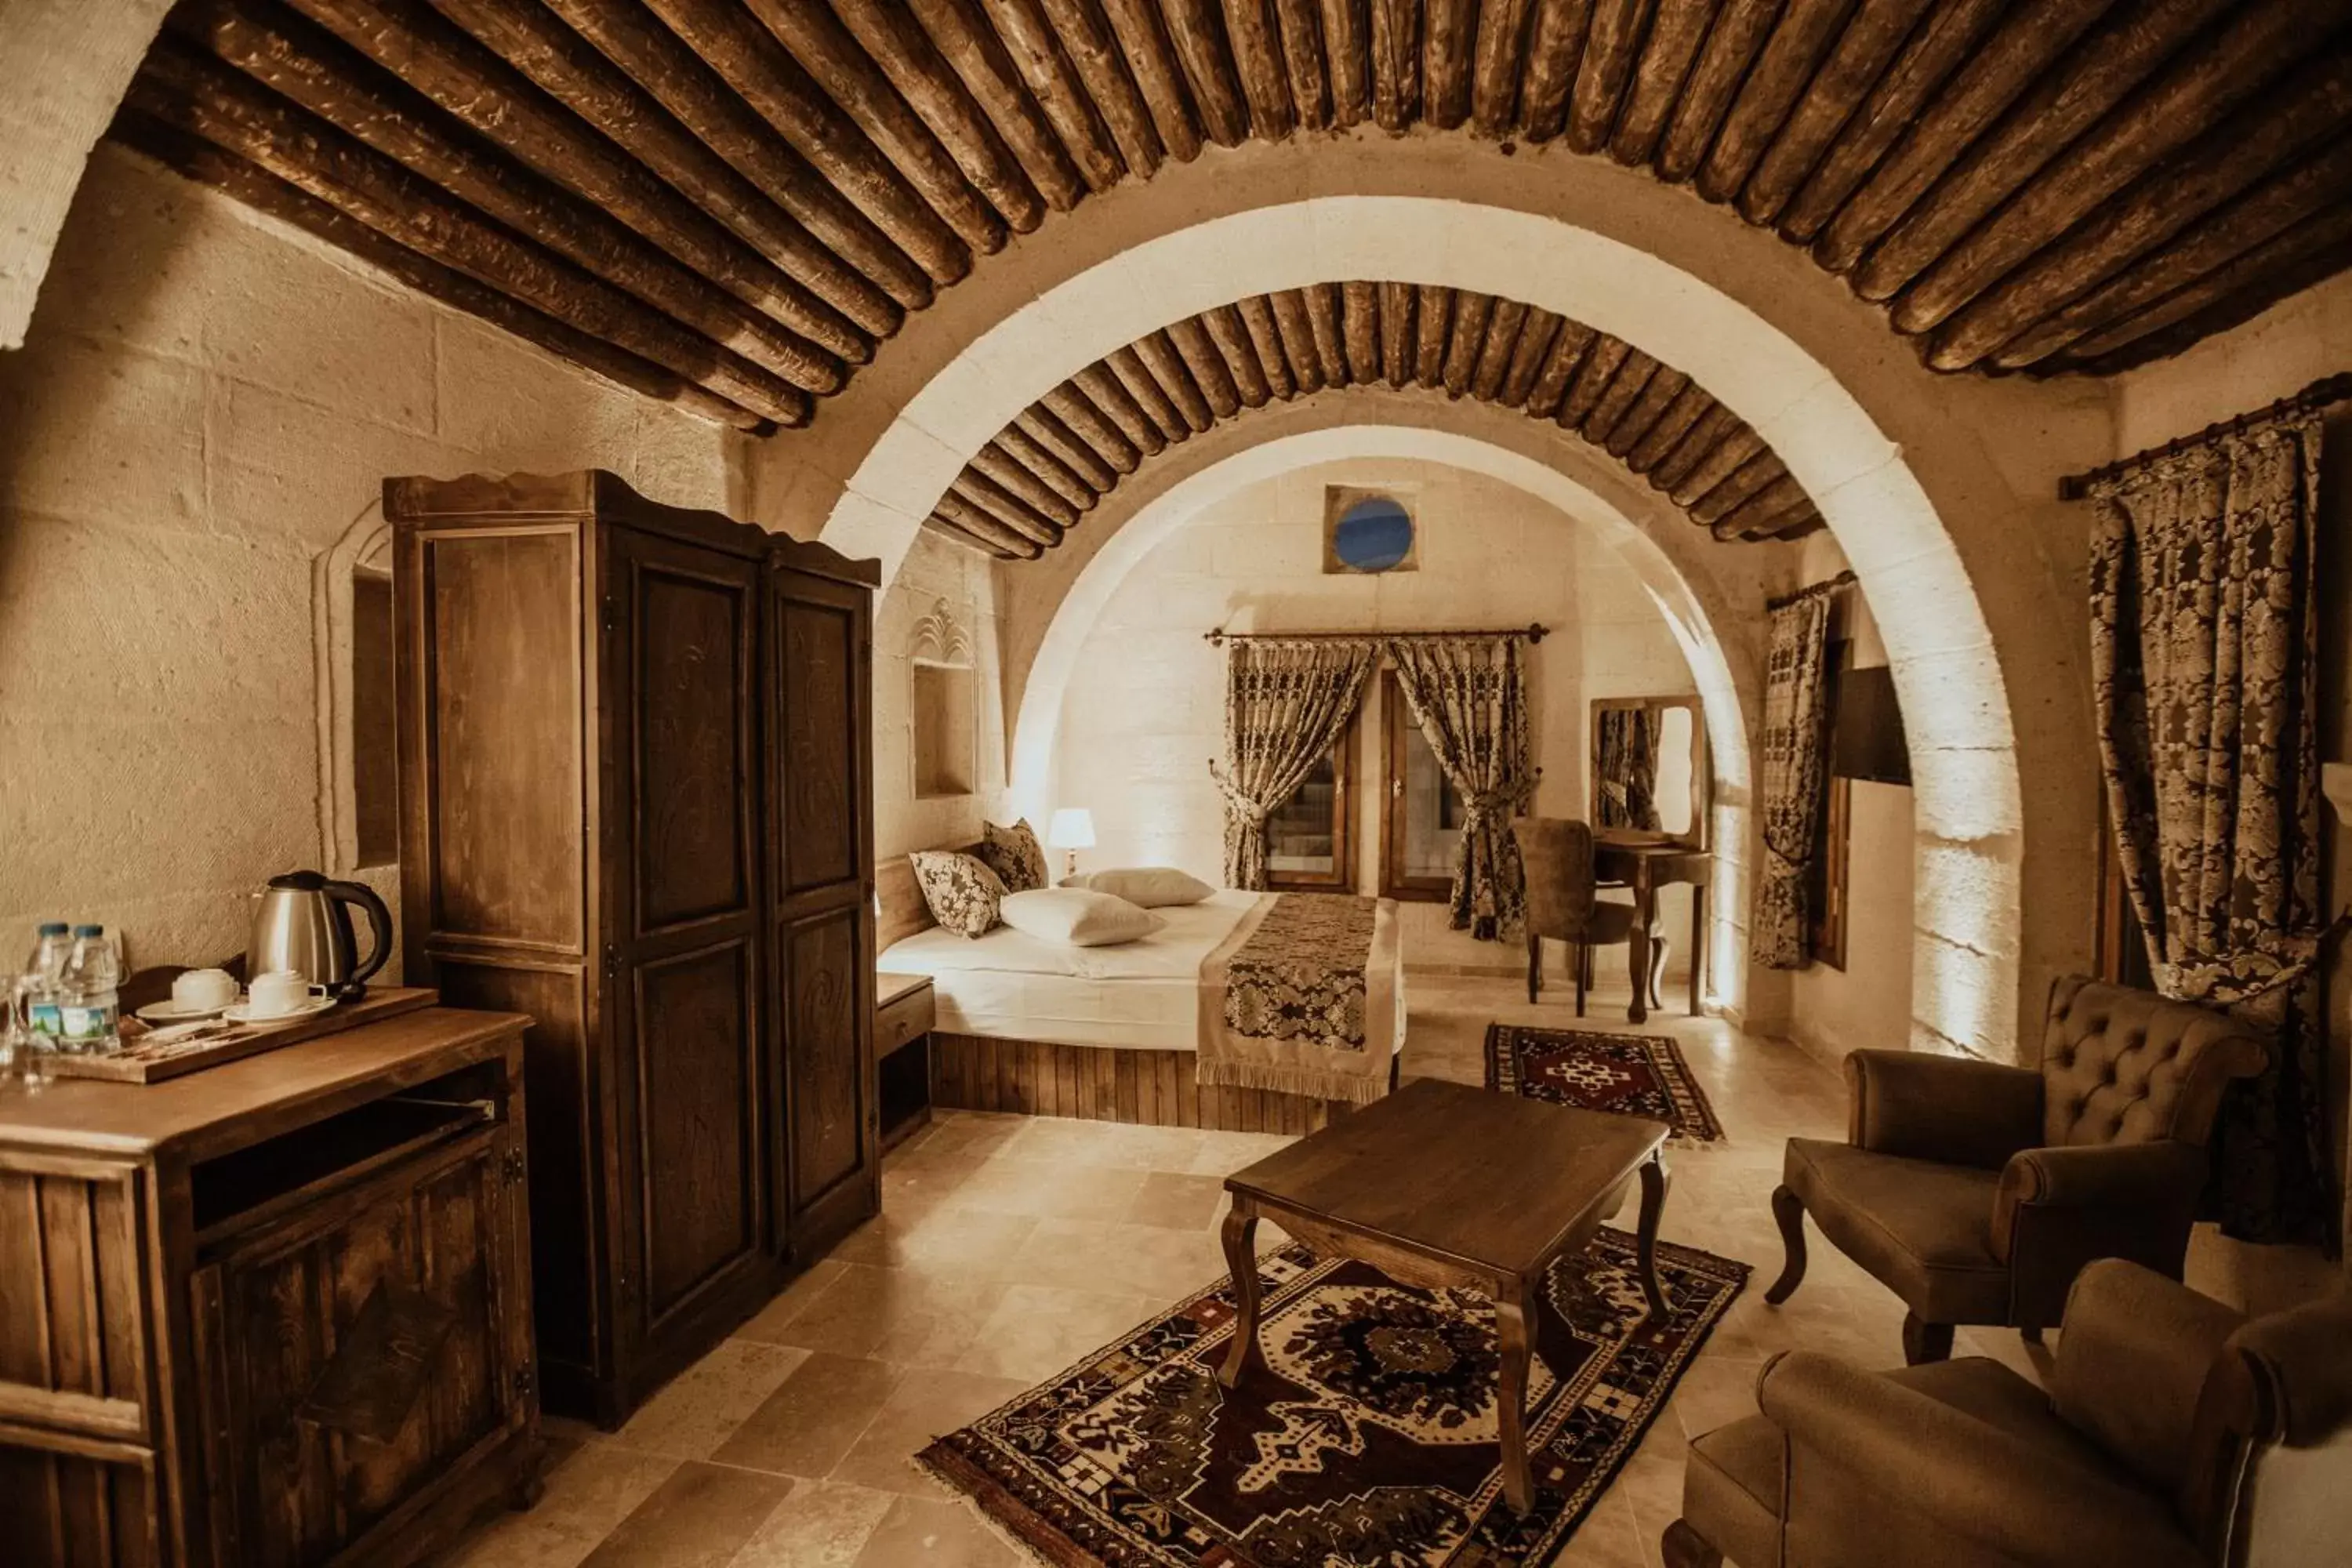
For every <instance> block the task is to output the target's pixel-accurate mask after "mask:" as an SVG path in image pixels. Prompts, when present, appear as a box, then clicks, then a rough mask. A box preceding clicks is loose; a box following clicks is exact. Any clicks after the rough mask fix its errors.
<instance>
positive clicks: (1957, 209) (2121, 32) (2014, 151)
mask: <svg viewBox="0 0 2352 1568" xmlns="http://www.w3.org/2000/svg"><path fill="white" fill-rule="evenodd" d="M2237 3H2238V0H2149V4H2148V5H2147V6H2146V7H2144V8H2135V10H2134V13H2133V15H2132V16H2129V17H2128V18H2122V17H2118V18H2116V20H2113V21H2110V22H2109V23H2107V24H2106V25H2105V26H2100V27H2098V28H2096V29H2095V30H2094V31H2093V32H2092V33H2091V34H2090V36H2089V37H2086V38H2085V39H2084V42H2083V46H2082V47H2081V48H2079V49H2077V50H2076V51H2075V52H2074V54H2073V55H2072V56H2070V57H2069V58H2068V59H2067V61H2066V63H2065V64H2064V65H2063V66H2061V67H2060V68H2059V69H2057V70H2054V71H2052V72H2050V73H2049V74H2048V75H2046V76H2044V77H2043V78H2042V79H2041V80H2039V81H2037V82H2035V83H2034V84H2033V86H2032V89H2030V90H2029V91H2028V92H2027V93H2026V94H2025V96H2024V97H2023V98H2022V99H2021V100H2019V101H2018V103H2017V106H2016V108H2015V109H2014V110H2012V111H2011V113H2010V114H2009V115H2008V116H2007V117H2006V118H2004V119H2003V120H2002V121H2001V122H2000V125H1999V126H1997V127H1995V128H1994V130H1993V132H1992V133H1991V134H1990V135H1988V136H1986V137H1984V138H1982V139H1981V140H1980V141H1979V142H1976V143H1975V144H1973V145H1971V146H1970V147H1969V148H1967V149H1966V150H1965V151H1964V152H1962V153H1960V155H1959V156H1958V158H1957V159H1955V160H1954V161H1953V163H1952V164H1951V167H1950V169H1949V170H1948V172H1947V173H1946V174H1945V175H1944V176H1943V178H1942V179H1941V180H1939V181H1938V182H1937V185H1936V194H1935V195H1936V199H1935V200H1934V201H1932V202H1929V203H1926V204H1923V205H1920V206H1917V207H1916V208H1914V209H1913V210H1912V211H1911V212H1909V213H1907V214H1906V215H1905V216H1903V218H1902V219H1901V221H1899V222H1898V223H1896V224H1895V226H1894V227H1893V228H1891V229H1889V230H1888V231H1887V233H1886V234H1885V236H1883V237H1881V238H1879V239H1878V240H1877V241H1876V242H1875V243H1874V244H1873V245H1872V247H1871V248H1870V251H1869V254H1868V255H1867V256H1865V257H1864V258H1863V260H1862V262H1861V264H1860V265H1859V266H1857V267H1856V268H1854V270H1853V277H1852V278H1851V279H1849V281H1850V282H1851V283H1852V284H1853V289H1854V291H1855V292H1856V293H1858V294H1860V295H1861V296H1862V297H1863V298H1864V299H1865V300H1891V299H1893V298H1894V297H1895V294H1896V293H1897V292H1899V291H1900V290H1902V289H1905V288H1906V286H1908V285H1910V284H1911V283H1912V282H1913V281H1914V280H1915V279H1920V278H1921V274H1923V273H1924V272H1926V271H1927V268H1930V267H1932V266H1934V265H1935V264H1936V262H1937V258H1941V257H1945V256H1947V255H1948V254H1950V253H1951V252H1952V250H1953V248H1954V247H1956V246H1959V245H1961V244H1962V243H1963V241H1964V239H1966V238H1967V237H1969V232H1970V230H1972V229H1975V228H1977V226H1979V224H1982V223H1986V220H1988V219H1990V218H1991V217H1992V215H1993V212H1994V209H1995V208H1996V207H1999V206H2000V205H2001V204H2003V203H2004V202H2008V201H2010V199H2011V197H2012V196H2014V195H2017V194H2018V193H2019V190H2020V187H2021V186H2022V185H2023V184H2025V183H2026V181H2027V180H2028V179H2029V178H2030V177H2032V175H2033V174H2036V173H2037V172H2040V173H2043V174H2047V173H2049V172H2050V170H2049V169H2048V167H2047V166H2048V165H2051V164H2053V162H2057V161H2063V160H2064V159H2065V158H2067V157H2069V156H2071V155H2072V153H2073V150H2074V148H2075V146H2076V145H2077V142H2078V139H2081V142H2080V145H2081V146H2082V147H2084V148H2086V149H2088V150H2089V153H2090V156H2092V157H2093V158H2095V159H2096V160H2098V161H2099V162H2102V163H2114V162H2115V161H2116V154H2117V150H2116V148H2115V147H2114V145H2113V144H2112V143H2108V142H2104V141H2103V138H2102V137H2101V136H2100V135H2098V134H2097V133H2096V132H2095V129H2094V128H2095V127H2097V126H2098V125H2099V122H2100V121H2101V120H2102V119H2103V118H2104V117H2105V116H2106V115H2107V114H2108V111H2109V110H2114V109H2115V108H2116V106H2117V105H2118V104H2120V103H2122V102H2123V100H2124V98H2125V96H2126V94H2128V93H2131V92H2132V91H2133V89H2136V88H2137V87H2139V86H2140V84H2141V83H2143V82H2149V84H2150V88H2151V93H2149V94H2143V95H2141V97H2140V99H2139V102H2140V104H2142V105H2145V104H2146V103H2147V101H2148V99H2149V97H2151V96H2155V95H2159V94H2161V93H2162V92H2163V90H2164V87H2165V84H2164V83H2163V82H2161V81H2151V78H2154V77H2156V76H2157V75H2158V71H2159V68H2161V67H2162V66H2163V64H2164V61H2165V59H2166V58H2168V56H2170V55H2171V54H2172V53H2173V51H2174V50H2176V49H2178V48H2179V47H2181V46H2182V45H2183V44H2185V43H2187V42H2188V41H2189V38H2190V37H2192V36H2193V35H2194V34H2195V33H2196V31H2197V30H2198V29H2199V28H2201V27H2202V26H2204V25H2205V24H2206V23H2208V22H2210V21H2211V20H2213V18H2214V17H2215V16H2216V15H2218V14H2219V13H2220V12H2221V11H2222V10H2223V9H2225V8H2227V7H2228V6H2230V5H2234V4H2237ZM2322 3H2325V4H2333V0H2267V3H2263V0H2257V3H2256V4H2255V5H2252V6H2251V7H2250V8H2249V9H2250V12H2251V14H2252V15H2253V16H2256V17H2258V18H2259V17H2263V16H2275V14H2276V13H2277V12H2278V11H2279V10H2281V9H2284V8H2288V7H2301V8H2307V7H2308V6H2309V5H2312V4H2322ZM2255 31H2256V32H2257V33H2258V34H2265V33H2267V32H2268V31H2269V29H2268V28H2265V27H2263V26H2260V24H2259V22H2258V23H2257V26H2256V28H2255ZM2229 32H2230V36H2231V37H2243V36H2244V30H2243V29H2234V28H2233V29H2230V30H2229ZM2257 48H2258V50H2260V52H2259V55H2258V58H2259V60H2260V62H2261V63H2260V70H2261V72H2262V74H2263V75H2267V74H2269V72H2270V70H2271V69H2272V68H2273V66H2274V65H2275V64H2276V62H2275V61H2273V60H2272V59H2271V58H2270V57H2269V52H2268V51H2267V50H2266V49H2260V46H2259V45H2257ZM2190 57H2191V58H2190V60H2189V62H2188V63H2189V67H2190V68H2191V70H2192V72H2193V73H2194V74H2195V75H2196V76H2197V77H2199V78H2201V79H2202V85H2204V86H2206V87H2207V88H2208V89H2215V88H2218V87H2220V86H2221V81H2222V80H2224V79H2226V77H2223V76H2221V74H2220V73H2215V72H2211V71H2207V70H2203V69H2201V67H2202V65H2203V64H2204V63H2206V62H2212V61H2215V60H2217V59H2218V58H2221V56H2220V52H2219V51H2214V50H2206V49H2198V50H2193V51H2190ZM2231 58H2234V57H2231ZM2235 74H2239V75H2243V74H2244V72H2243V71H2240V72H2238V73H2235ZM2257 79H2259V78H2257ZM2173 90H2175V91H2182V90H2187V91H2190V92H2193V91H2194V90H2195V86H2194V85H2189V86H2187V87H2186V88H2185V89H2184V86H2183V84H2179V83H2175V84H2174V88H2173ZM2122 118H2124V119H2126V120H2130V119H2137V118H2138V117H2137V116H2130V115H2126V116H2124V117H2122ZM2140 129H2141V131H2142V132H2143V133H2144V134H2147V135H2150V136H2154V137H2159V138H2162V139H2163V140H2162V141H2160V142H2158V145H2157V146H2156V147H2155V148H2154V149H2152V150H2151V153H2150V161H2151V162H2153V161H2154V159H2155V158H2156V157H2158V156H2161V155H2162V153H2165V152H2167V151H2169V150H2170V148H2171V146H2173V145H2177V142H2176V141H2175V140H2174V138H2175V136H2176V135H2177V134H2178V133H2177V132H2173V131H2171V130H2170V129H2169V128H2168V127H2166V126H2163V125H2160V124H2155V125H2152V124H2149V123H2147V121H2145V120H2141V121H2140ZM2122 153H2123V156H2124V157H2125V158H2126V159H2128V158H2129V157H2130V156H2131V150H2130V149H2129V148H2128V147H2126V148H2124V149H2122ZM2142 166H2145V165H2142ZM2130 172H2132V173H2137V169H2133V170H2131V171H2130ZM2078 174H2081V175H2082V176H2083V177H2084V178H2088V179H2093V180H2096V179H2099V178H2104V177H2105V174H2104V172H2101V173H2097V174H2094V173H2093V172H2091V171H2089V170H2080V171H2078ZM2126 177H2128V176H2127V175H2126ZM2118 183H2120V182H2118ZM2037 188H2038V189H2040V190H2042V191H2044V192H2046V191H2048V190H2049V189H2050V186H2049V185H2048V184H2039V185H2038V186H2037ZM2113 188H2114V187H2113V186H2112V185H2110V186H2109V187H2108V189H2110V190H2112V189H2113ZM2034 221H2037V218H2036V216H2029V217H2028V219H2027V223H2028V225H2029V226H2030V225H2031V224H2032V222H2034ZM2002 227H2005V225H2004V224H2001V223H1992V224H1989V225H1988V226H1987V231H1988V232H1989V233H1990V231H1991V230H1994V229H2000V228H2002ZM1986 243H1987V244H1988V248H1989V250H1990V252H1991V253H1992V254H1998V249H1997V248H1994V247H1999V246H2000V244H2001V243H2002V242H2001V240H2000V239H1999V238H1998V237H1996V238H1995V239H1993V240H1990V241H1988V242H1986ZM1979 266H1981V263H1979ZM1995 276H1998V273H1996V274H1995ZM1965 277H1966V274H1964V275H1963V278H1962V279H1961V280H1960V286H1961V287H1965ZM1985 281H1988V282H1989V281H1990V279H1985ZM1952 287H1953V285H1952V284H1951V283H1946V284H1944V285H1943V286H1942V287H1941V289H1940V290H1939V292H1938V293H1937V296H1936V297H1937V298H1939V299H1940V298H1944V297H1947V296H1948V294H1949V292H1950V290H1951V289H1952ZM1945 313H1946V314H1948V313H1949V312H1948V311H1947V312H1945ZM1941 319H1942V316H1941V315H1938V316H1937V317H1936V320H1937V321H1940V320H1941ZM1927 325H1930V326H1932V325H1934V321H1929V322H1927Z"/></svg>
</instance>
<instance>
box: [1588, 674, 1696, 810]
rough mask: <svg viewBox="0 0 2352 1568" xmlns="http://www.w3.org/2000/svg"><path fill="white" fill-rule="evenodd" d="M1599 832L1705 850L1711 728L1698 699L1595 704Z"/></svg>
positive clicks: (1593, 789) (1593, 788)
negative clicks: (1707, 760) (1708, 728)
mask: <svg viewBox="0 0 2352 1568" xmlns="http://www.w3.org/2000/svg"><path fill="white" fill-rule="evenodd" d="M1586 777H1587V778H1588V780H1589V781H1590V793H1591V823H1592V827H1593V831H1594V832H1596V833H1603V834H1610V835H1613V836H1616V837H1622V838H1652V839H1655V840H1659V841H1662V842H1664V841H1671V842H1674V843H1677V844H1687V845H1690V846H1691V847H1694V848H1703V847H1706V816H1707V766H1706V725H1705V724H1703V723H1702V722H1700V712H1699V700H1698V699H1697V698H1696V697H1602V698H1598V699H1595V700H1594V701H1593V704H1592V755H1591V763H1590V764H1589V771H1588V773H1587V774H1586Z"/></svg>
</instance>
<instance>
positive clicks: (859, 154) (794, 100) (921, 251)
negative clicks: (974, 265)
mask: <svg viewBox="0 0 2352 1568" xmlns="http://www.w3.org/2000/svg"><path fill="white" fill-rule="evenodd" d="M588 3H591V4H595V5H613V4H614V3H615V0H588ZM640 3H642V4H643V5H646V7H647V8H648V9H650V10H652V11H653V12H654V13H655V14H656V16H660V17H661V19H662V20H663V21H664V22H666V23H667V24H668V25H669V27H670V29H671V31H673V32H674V33H676V34H677V37H679V38H680V39H681V40H682V41H684V43H685V44H686V45H687V47H688V48H690V49H692V50H693V51H694V52H695V53H696V54H697V55H698V56H700V57H701V58H703V59H704V60H706V61H708V62H709V65H710V67H711V68H712V69H713V70H715V71H716V72H717V73H718V74H719V77H720V78H721V79H724V80H725V81H726V83H727V84H728V86H730V88H732V89H734V90H735V91H736V92H737V93H738V94H740V96H741V98H742V100H743V101H744V102H746V103H748V104H750V105H751V108H752V109H753V110H756V111H757V112H758V113H759V115H760V117H761V119H763V120H765V121H767V122H768V123H769V124H770V125H771V126H772V127H774V129H775V130H776V131H777V132H778V133H779V134H781V135H782V137H783V138H784V140H785V141H786V142H790V143H791V144H792V146H793V148H794V149H795V150H796V151H797V152H798V153H800V154H801V156H802V157H803V158H805V159H807V160H808V161H809V162H810V163H812V164H814V165H815V166H816V167H817V168H819V169H821V170H823V171H824V174H825V177H826V178H827V179H829V180H831V181H833V182H834V184H835V185H837V186H838V187H839V188H840V190H841V192H842V194H843V195H846V196H847V197H848V198H849V199H850V201H852V202H853V203H855V204H856V206H857V208H858V210H859V211H861V212H863V213H864V214H865V215H866V216H867V217H868V218H869V219H871V220H872V221H873V222H874V223H875V224H876V225H877V226H879V227H880V228H881V229H882V231H883V232H884V233H885V234H887V235H888V236H889V237H890V238H891V239H892V240H893V241H895V242H896V243H897V244H898V245H899V246H901V247H904V248H905V250H906V252H907V254H908V255H909V256H911V257H913V258H915V260H916V261H918V262H919V263H920V264H921V266H922V268H923V269H924V270H925V271H926V272H928V273H929V274H930V277H931V279H932V281H933V282H935V283H953V282H956V281H957V280H959V279H961V278H962V277H963V276H964V275H965V274H966V273H968V272H970V271H971V246H970V244H969V243H967V241H966V240H965V239H964V237H962V236H961V235H960V234H958V233H957V232H956V230H955V229H954V228H953V227H952V226H950V225H949V223H948V222H947V220H946V219H944V218H942V217H941V216H940V214H939V213H938V212H937V211H936V210H934V209H933V208H932V207H931V205H929V203H928V202H926V201H925V200H924V199H923V197H922V196H921V195H919V194H918V193H917V192H916V189H915V187H914V185H913V184H910V183H909V182H908V179H907V177H906V176H905V175H903V174H900V173H899V172H898V168H897V166H896V165H895V164H893V163H891V162H890V160H889V159H887V158H886V157H884V156H883V154H882V152H881V150H880V149H879V148H877V147H876V146H875V145H874V143H873V142H870V141H868V140H867V139H866V133H865V132H863V131H861V130H859V129H858V128H857V126H856V124H855V123H853V122H852V121H850V119H849V118H848V117H847V116H846V115H845V114H843V113H842V112H841V110H839V109H837V108H836V107H835V105H834V102H833V100H831V99H829V98H827V97H826V96H825V94H824V89H822V88H820V87H818V86H817V84H816V83H815V81H814V80H813V79H811V78H810V76H809V74H808V72H806V71H805V70H803V69H802V68H801V65H800V62H799V61H798V60H796V59H794V58H793V56H792V55H791V54H790V53H789V52H788V51H787V50H786V49H785V48H784V47H783V46H782V45H781V44H779V43H778V42H777V41H776V40H775V38H774V37H773V36H772V35H771V34H770V33H769V32H768V31H767V29H766V28H764V27H762V26H760V24H759V23H758V22H757V21H755V20H753V19H752V17H751V14H750V13H749V12H747V11H745V10H744V9H743V7H742V6H741V5H738V4H736V0H640Z"/></svg>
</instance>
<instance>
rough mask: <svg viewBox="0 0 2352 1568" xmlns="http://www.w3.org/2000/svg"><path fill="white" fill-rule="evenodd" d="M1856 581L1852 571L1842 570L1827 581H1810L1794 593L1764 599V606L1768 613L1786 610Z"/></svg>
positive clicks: (1847, 586) (1850, 585)
mask: <svg viewBox="0 0 2352 1568" xmlns="http://www.w3.org/2000/svg"><path fill="white" fill-rule="evenodd" d="M1856 581H1857V579H1856V578H1855V576H1854V574H1853V573H1852V572H1841V573H1839V574H1837V575H1836V576H1834V577H1832V578H1830V579H1829V580H1828V581H1826V582H1822V583H1808V584H1805V586H1803V587H1801V588H1800V589H1798V590H1797V591H1796V592H1795V593H1793V594H1783V595H1780V597H1779V598H1777V599H1767V600H1765V601H1764V608H1765V610H1766V612H1767V613H1768V614H1769V612H1771V611H1773V610H1785V609H1787V608H1788V607H1789V606H1790V605H1801V604H1803V603H1804V602H1805V601H1806V600H1807V599H1818V598H1820V597H1821V596H1822V595H1823V594H1834V593H1836V592H1837V591H1838V590H1839V589H1840V588H1851V587H1853V585H1854V583H1855V582H1856Z"/></svg>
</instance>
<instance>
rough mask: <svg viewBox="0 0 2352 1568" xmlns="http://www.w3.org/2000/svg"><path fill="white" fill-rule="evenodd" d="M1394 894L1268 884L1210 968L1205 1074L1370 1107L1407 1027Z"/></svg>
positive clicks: (1204, 1009)
mask: <svg viewBox="0 0 2352 1568" xmlns="http://www.w3.org/2000/svg"><path fill="white" fill-rule="evenodd" d="M1396 925H1397V921H1396V901H1395V900H1392V899H1362V898H1357V897H1355V896H1354V895H1352V894H1346V893H1269V894H1267V895H1265V897H1264V898H1261V899H1260V900H1258V901H1257V903H1256V904H1255V906H1254V907H1253V908H1252V909H1251V910H1250V911H1249V912H1248V913H1247V914H1245V915H1244V916H1243V917H1242V919H1241V921H1239V923H1237V924H1236V925H1235V926H1234V930H1233V934H1232V935H1230V936H1228V937H1227V938H1226V939H1225V940H1224V942H1222V943H1221V944H1219V946H1218V947H1217V949H1216V951H1215V952H1212V953H1210V954H1209V957H1208V960H1207V962H1206V963H1202V965H1201V1044H1200V1051H1199V1055H1198V1063H1197V1073H1198V1077H1199V1079H1200V1081H1201V1082H1202V1083H1207V1084H1225V1085H1229V1086H1231V1087H1233V1088H1235V1089H1272V1090H1274V1091H1275V1092H1276V1093H1278V1094H1298V1095H1306V1096H1307V1097H1309V1098H1311V1099H1316V1100H1349V1101H1352V1102H1354V1103H1356V1104H1364V1103H1366V1102H1368V1101H1370V1100H1378V1099H1379V1098H1381V1096H1382V1095H1384V1094H1386V1093H1387V1092H1388V1089H1389V1058H1390V1057H1391V1055H1392V1054H1393V1053H1394V1052H1395V1050H1396V1047H1397V1041H1398V1038H1399V1037H1400V1036H1401V1034H1402V1027H1403V1006H1402V995H1401V994H1400V991H1399V987H1398V983H1397V970H1398V964H1397V931H1396Z"/></svg>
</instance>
